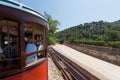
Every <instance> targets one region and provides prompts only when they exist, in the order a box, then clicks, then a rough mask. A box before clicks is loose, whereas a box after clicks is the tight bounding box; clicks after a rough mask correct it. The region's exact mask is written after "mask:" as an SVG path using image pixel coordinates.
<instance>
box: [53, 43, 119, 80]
mask: <svg viewBox="0 0 120 80" xmlns="http://www.w3.org/2000/svg"><path fill="white" fill-rule="evenodd" d="M52 47H53V48H54V49H55V50H57V51H58V52H60V53H61V54H63V55H64V56H66V57H68V58H69V59H71V60H72V61H74V62H76V63H77V64H78V65H80V66H81V67H82V68H84V69H85V70H87V71H88V72H90V73H91V74H93V75H95V76H96V77H98V78H99V79H101V80H120V67H119V66H116V65H113V64H111V63H108V62H105V61H103V60H100V59H97V58H94V57H91V56H89V55H86V54H83V53H81V52H78V51H76V50H74V49H72V48H70V47H67V46H65V45H60V44H56V45H55V46H52Z"/></svg>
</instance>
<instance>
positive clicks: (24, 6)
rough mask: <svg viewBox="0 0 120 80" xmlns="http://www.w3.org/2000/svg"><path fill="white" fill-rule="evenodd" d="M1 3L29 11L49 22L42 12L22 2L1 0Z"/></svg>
mask: <svg viewBox="0 0 120 80" xmlns="http://www.w3.org/2000/svg"><path fill="white" fill-rule="evenodd" d="M0 5H4V6H8V7H11V8H15V9H18V10H22V11H24V12H28V13H30V14H32V15H35V16H37V17H40V18H41V19H43V20H44V21H46V22H47V19H46V18H45V17H44V16H43V15H42V14H40V13H39V12H37V11H35V10H33V9H32V8H30V7H28V6H26V5H24V4H22V3H20V2H17V1H15V0H0ZM48 29H49V27H48Z"/></svg>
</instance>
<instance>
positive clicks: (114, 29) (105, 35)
mask: <svg viewBox="0 0 120 80" xmlns="http://www.w3.org/2000/svg"><path fill="white" fill-rule="evenodd" d="M55 36H56V37H57V39H58V41H61V42H63V41H68V42H71V43H73V42H74V43H82V44H89V45H98V46H111V47H119V45H120V20H118V21H114V22H104V21H98V22H91V23H84V24H80V25H77V26H73V27H71V28H68V29H65V30H63V31H60V32H57V33H56V34H55Z"/></svg>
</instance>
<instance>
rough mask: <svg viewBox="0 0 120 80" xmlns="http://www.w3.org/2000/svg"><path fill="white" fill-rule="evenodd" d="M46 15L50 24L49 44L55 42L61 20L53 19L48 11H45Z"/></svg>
mask: <svg viewBox="0 0 120 80" xmlns="http://www.w3.org/2000/svg"><path fill="white" fill-rule="evenodd" d="M44 15H45V17H46V18H47V20H48V24H49V32H48V44H49V45H51V44H53V45H54V44H55V43H56V38H55V32H56V30H57V29H58V28H57V26H58V25H59V24H60V23H59V21H57V20H54V19H52V17H51V16H50V15H49V14H48V13H46V12H45V13H44Z"/></svg>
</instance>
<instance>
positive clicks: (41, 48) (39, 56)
mask: <svg viewBox="0 0 120 80" xmlns="http://www.w3.org/2000/svg"><path fill="white" fill-rule="evenodd" d="M43 49H44V46H43V43H42V42H41V43H40V44H39V46H38V51H39V50H43ZM41 57H44V52H41V53H38V58H41Z"/></svg>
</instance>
